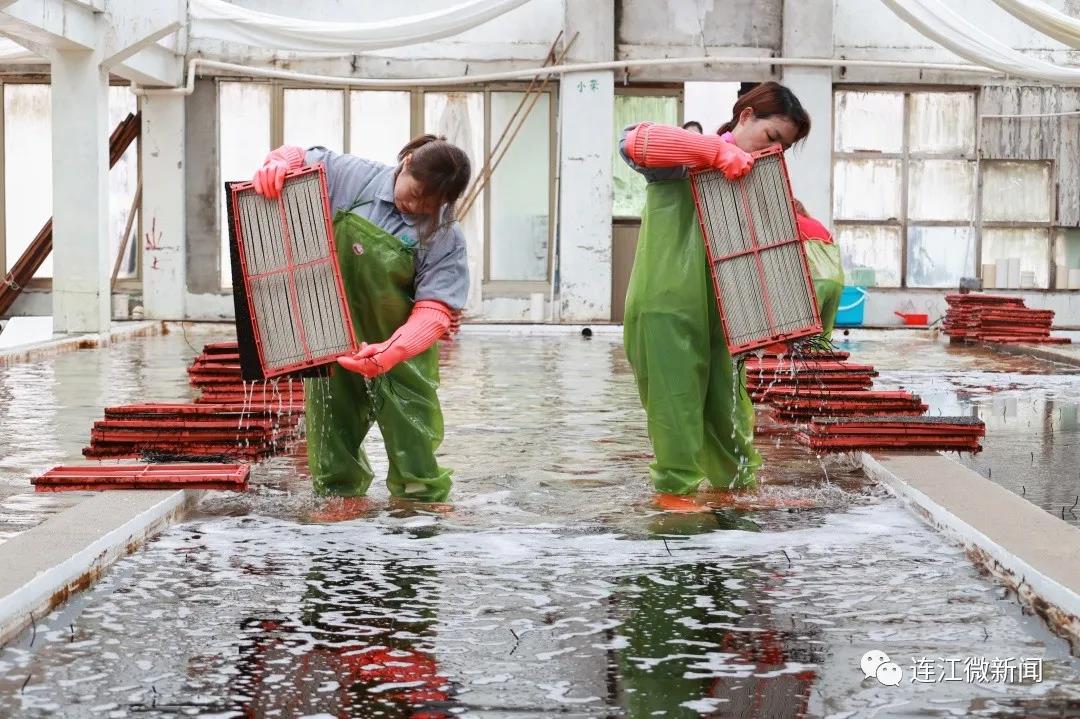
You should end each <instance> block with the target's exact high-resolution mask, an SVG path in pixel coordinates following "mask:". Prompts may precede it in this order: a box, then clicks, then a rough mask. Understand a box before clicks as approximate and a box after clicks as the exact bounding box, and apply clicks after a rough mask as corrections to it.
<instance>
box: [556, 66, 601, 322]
mask: <svg viewBox="0 0 1080 719" xmlns="http://www.w3.org/2000/svg"><path fill="white" fill-rule="evenodd" d="M559 97H560V107H559V117H560V124H561V131H562V149H561V151H560V152H559V166H560V167H561V168H562V177H561V179H560V182H559V238H560V239H559V243H560V247H559V299H560V318H561V319H562V321H564V322H588V321H594V320H609V319H611V198H612V179H611V167H612V165H611V162H612V159H611V158H612V147H613V140H612V133H613V130H612V123H613V122H614V118H613V112H614V102H615V86H614V78H613V75H612V73H611V72H588V73H573V74H569V75H564V76H563V78H562V80H561V87H560V89H559Z"/></svg>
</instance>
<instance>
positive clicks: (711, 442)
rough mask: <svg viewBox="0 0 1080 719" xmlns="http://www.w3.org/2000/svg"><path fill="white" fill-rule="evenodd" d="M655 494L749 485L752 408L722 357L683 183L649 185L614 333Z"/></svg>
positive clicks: (716, 315)
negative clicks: (640, 418)
mask: <svg viewBox="0 0 1080 719" xmlns="http://www.w3.org/2000/svg"><path fill="white" fill-rule="evenodd" d="M623 340H624V343H625V345H626V355H627V357H628V358H629V360H630V364H631V366H632V367H633V368H634V377H635V379H636V380H637V387H638V394H639V395H640V396H641V403H642V405H644V407H645V413H646V415H647V416H648V427H649V439H650V440H652V445H653V452H654V453H655V455H656V461H655V462H653V463H652V465H651V466H650V475H651V477H652V481H653V485H654V486H655V487H656V489H657V491H659V492H667V493H671V494H690V493H692V492H695V491H696V490H697V487H698V485H699V484H700V483H701V480H702V479H707V480H708V481H709V483H710V484H711V485H712V486H713V487H716V488H719V489H742V488H746V487H752V486H754V485H755V484H756V480H755V477H754V473H755V471H756V470H757V468H758V467H759V466H761V455H759V454H758V452H757V450H756V449H754V407H753V405H752V404H751V402H750V396H749V395H748V394H747V392H746V373H745V369H743V368H741V367H740V368H738V369H737V368H736V367H735V365H734V363H733V362H732V359H731V355H730V354H729V353H728V350H727V343H726V341H725V339H724V330H723V326H722V325H721V323H720V312H719V310H718V309H717V306H716V293H715V291H714V290H713V285H712V280H711V278H710V277H709V273H708V262H707V260H706V256H705V243H704V242H703V241H702V238H701V229H700V227H699V225H698V218H697V210H696V209H695V208H694V200H693V197H692V196H691V193H690V181H689V180H667V181H661V182H650V183H649V185H648V189H647V190H646V199H645V211H644V213H643V215H642V219H641V234H640V236H639V239H638V247H637V254H636V255H635V256H634V270H633V272H632V273H631V275H630V286H629V288H628V289H627V293H626V314H625V320H624V324H623Z"/></svg>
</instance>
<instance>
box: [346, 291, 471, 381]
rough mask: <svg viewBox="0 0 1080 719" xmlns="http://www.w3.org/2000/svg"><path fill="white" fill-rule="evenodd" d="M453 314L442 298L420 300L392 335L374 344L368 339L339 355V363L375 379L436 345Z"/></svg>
mask: <svg viewBox="0 0 1080 719" xmlns="http://www.w3.org/2000/svg"><path fill="white" fill-rule="evenodd" d="M451 315H452V311H451V310H450V308H449V307H447V306H446V305H444V304H443V303H442V302H436V301H435V300H420V301H419V302H417V303H416V304H415V305H413V309H412V313H411V314H410V315H409V319H408V320H406V322H405V324H403V325H402V326H401V327H399V328H398V329H397V332H395V333H394V334H393V335H391V337H390V339H388V340H386V341H385V342H379V343H378V344H373V345H369V344H366V343H365V344H363V345H361V346H360V351H359V352H357V353H356V354H355V355H352V356H351V357H350V356H345V357H338V360H337V361H338V364H339V365H341V366H342V367H344V368H345V369H347V370H349V371H350V372H358V373H360V374H362V375H364V376H365V377H367V378H368V379H374V378H375V377H378V376H379V375H381V374H382V373H384V372H389V371H390V370H391V369H393V367H394V366H395V365H397V364H398V363H399V362H404V361H405V360H407V359H412V358H413V357H415V356H416V355H418V354H420V353H421V352H424V351H425V350H427V349H428V348H429V347H431V346H432V345H434V344H435V342H436V341H438V339H439V338H440V337H442V336H443V335H444V334H445V333H446V330H447V329H449V328H450V317H451Z"/></svg>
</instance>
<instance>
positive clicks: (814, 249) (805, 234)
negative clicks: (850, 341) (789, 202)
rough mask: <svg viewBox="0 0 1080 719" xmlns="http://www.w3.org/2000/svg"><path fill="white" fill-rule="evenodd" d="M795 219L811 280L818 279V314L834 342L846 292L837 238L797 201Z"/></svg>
mask: <svg viewBox="0 0 1080 719" xmlns="http://www.w3.org/2000/svg"><path fill="white" fill-rule="evenodd" d="M795 219H796V221H797V222H798V225H799V237H801V238H802V241H803V247H804V248H805V249H806V259H807V261H808V262H809V264H810V276H811V277H812V278H813V279H814V294H815V295H816V296H817V306H818V314H819V315H821V336H822V337H823V338H825V339H826V340H832V332H833V328H834V327H835V326H836V313H837V312H838V311H839V310H840V295H841V294H843V292H844V266H843V265H842V264H841V262H840V247H839V246H838V245H837V244H836V243H835V242H833V236H832V234H831V233H830V232H829V231H828V230H827V229H825V225H823V224H821V223H820V222H818V221H817V220H815V219H814V218H813V217H811V216H810V214H809V213H808V212H807V211H806V208H805V207H803V203H801V202H799V201H798V200H795Z"/></svg>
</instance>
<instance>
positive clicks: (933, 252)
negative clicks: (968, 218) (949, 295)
mask: <svg viewBox="0 0 1080 719" xmlns="http://www.w3.org/2000/svg"><path fill="white" fill-rule="evenodd" d="M974 276H975V231H974V229H973V228H972V227H908V246H907V286H908V287H959V286H960V278H961V277H974Z"/></svg>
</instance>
